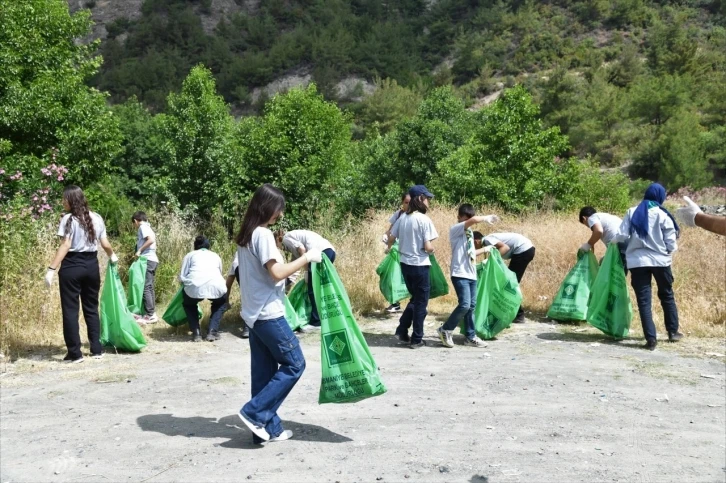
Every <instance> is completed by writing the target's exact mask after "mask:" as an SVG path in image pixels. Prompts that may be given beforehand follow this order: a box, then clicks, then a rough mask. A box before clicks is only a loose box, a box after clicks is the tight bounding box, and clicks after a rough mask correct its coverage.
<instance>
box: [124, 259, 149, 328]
mask: <svg viewBox="0 0 726 483" xmlns="http://www.w3.org/2000/svg"><path fill="white" fill-rule="evenodd" d="M145 282H146V257H139V258H137V259H136V261H135V262H134V263H132V264H131V266H130V267H129V298H128V307H129V312H131V313H133V314H139V315H141V312H142V311H143V309H144V283H145Z"/></svg>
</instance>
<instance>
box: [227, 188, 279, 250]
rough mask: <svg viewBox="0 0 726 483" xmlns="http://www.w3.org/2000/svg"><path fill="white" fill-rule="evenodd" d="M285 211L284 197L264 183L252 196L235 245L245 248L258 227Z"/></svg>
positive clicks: (277, 190)
mask: <svg viewBox="0 0 726 483" xmlns="http://www.w3.org/2000/svg"><path fill="white" fill-rule="evenodd" d="M283 211H285V195H283V194H282V191H280V190H279V189H277V188H275V187H274V186H272V185H271V184H269V183H265V184H263V185H262V186H260V187H259V188H257V191H255V194H254V195H252V199H251V200H250V204H249V205H248V206H247V211H246V212H245V217H244V219H243V220H242V226H241V227H240V229H239V233H238V234H237V238H236V239H235V241H236V242H237V245H239V246H241V247H246V246H247V245H249V243H250V241H251V240H252V233H253V232H254V231H255V228H257V227H258V226H260V225H264V224H265V223H267V222H268V221H270V219H271V218H272V217H273V216H275V215H276V214H277V213H281V212H283Z"/></svg>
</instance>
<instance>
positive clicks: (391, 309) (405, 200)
mask: <svg viewBox="0 0 726 483" xmlns="http://www.w3.org/2000/svg"><path fill="white" fill-rule="evenodd" d="M410 202H411V195H409V194H408V192H406V193H404V194H403V196H401V208H400V209H398V210H396V211H395V213H393V214H392V215H391V217H390V218H389V219H388V224H389V225H388V230H386V234H385V235H383V243H385V244H388V238H389V237H390V236H391V230H393V225H395V224H396V222H397V221H398V220H400V219H401V217H402V216H403V215H405V214H406V210H408V204H409V203H410ZM400 311H401V302H396V303H395V304H391V305H389V306H388V307H386V312H388V313H389V314H394V313H396V312H400Z"/></svg>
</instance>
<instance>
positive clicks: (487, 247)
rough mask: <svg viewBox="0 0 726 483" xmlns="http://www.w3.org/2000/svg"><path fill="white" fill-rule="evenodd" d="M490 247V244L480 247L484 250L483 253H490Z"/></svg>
mask: <svg viewBox="0 0 726 483" xmlns="http://www.w3.org/2000/svg"><path fill="white" fill-rule="evenodd" d="M492 248H493V247H492V246H491V245H487V246H485V247H484V248H482V250H484V253H490V252H491V251H492Z"/></svg>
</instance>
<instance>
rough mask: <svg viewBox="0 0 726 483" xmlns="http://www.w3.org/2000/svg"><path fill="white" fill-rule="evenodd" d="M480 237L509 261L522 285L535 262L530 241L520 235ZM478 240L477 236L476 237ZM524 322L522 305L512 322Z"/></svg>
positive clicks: (492, 234)
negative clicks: (530, 266)
mask: <svg viewBox="0 0 726 483" xmlns="http://www.w3.org/2000/svg"><path fill="white" fill-rule="evenodd" d="M478 235H479V237H480V238H479V239H481V240H482V242H481V243H482V244H483V245H484V247H494V248H496V249H497V250H499V253H500V254H501V255H502V259H504V260H507V259H508V260H509V270H511V271H512V272H514V274H515V275H516V276H517V282H520V283H521V282H522V278H523V277H524V272H525V271H527V267H528V266H529V263H530V262H531V261H532V260H534V252H535V250H534V245H533V244H532V242H531V241H530V239H529V238H527V237H526V236H524V235H520V234H519V233H491V234H489V235H487V236H484V237H481V234H480V233H479V234H478ZM476 238H477V235H475V239H476ZM489 250H491V248H489ZM524 321H525V318H524V308H523V307H522V306H521V305H520V306H519V310H518V311H517V316H516V317H515V318H514V320H513V321H512V322H514V323H515V324H523V323H524Z"/></svg>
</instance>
